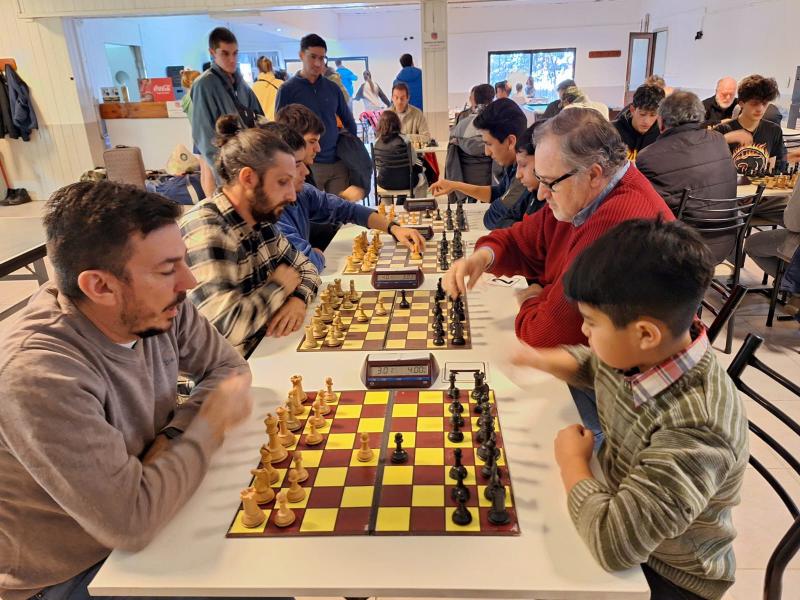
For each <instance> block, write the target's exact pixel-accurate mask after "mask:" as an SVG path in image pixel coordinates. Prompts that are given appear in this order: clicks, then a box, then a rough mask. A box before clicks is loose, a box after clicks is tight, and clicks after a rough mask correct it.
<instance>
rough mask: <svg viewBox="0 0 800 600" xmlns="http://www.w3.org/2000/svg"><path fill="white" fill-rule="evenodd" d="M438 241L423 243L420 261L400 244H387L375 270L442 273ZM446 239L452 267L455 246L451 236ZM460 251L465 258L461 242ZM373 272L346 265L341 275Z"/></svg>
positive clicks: (432, 240) (463, 246)
mask: <svg viewBox="0 0 800 600" xmlns="http://www.w3.org/2000/svg"><path fill="white" fill-rule="evenodd" d="M439 239H441V238H437V237H434V238H433V239H430V240H428V241H426V242H425V250H424V251H423V252H422V253H421V254H422V259H420V260H412V259H411V251H410V250H409V249H408V248H406V247H405V246H403V245H402V244H397V243H395V242H387V243H385V244H384V245H383V248H381V250H380V254H379V255H378V261H377V263H375V268H377V269H407V268H409V267H420V268H421V269H422V272H423V273H444V270H442V269H440V268H439V259H438V253H439ZM448 239H449V247H448V261H449V262H450V264H451V265H452V264H453V261H454V260H455V259H454V258H453V248H454V247H455V246H454V245H453V240H452V236H448ZM461 249H462V251H463V252H464V256H466V245H465V244H464V241H463V240H462V241H461ZM373 270H374V269H370V270H369V271H362V270H361V268H360V265H359V266H355V267H354V268H352V269H348V268H347V265H345V266H344V268H343V269H342V273H343V274H344V275H370V274H372V271H373Z"/></svg>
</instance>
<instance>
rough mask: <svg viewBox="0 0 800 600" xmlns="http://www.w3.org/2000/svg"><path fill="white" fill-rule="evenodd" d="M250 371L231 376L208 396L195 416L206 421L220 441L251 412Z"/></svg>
mask: <svg viewBox="0 0 800 600" xmlns="http://www.w3.org/2000/svg"><path fill="white" fill-rule="evenodd" d="M252 380H253V378H252V375H251V374H250V371H247V372H246V373H238V374H236V375H231V376H230V377H228V378H227V379H226V380H225V381H223V382H222V383H220V384H219V385H218V386H217V387H216V388H215V389H214V390H212V391H211V393H209V394H208V396H207V397H206V399H205V400H203V404H202V405H200V410H199V411H198V412H197V416H198V417H201V418H203V419H205V420H206V421H208V424H209V425H210V426H211V430H212V432H213V433H214V436H215V437H217V438H218V439H220V440H222V438H224V437H225V433H226V432H227V431H229V430H230V429H233V428H234V427H236V426H237V425H239V424H240V423H241V422H243V421H244V420H245V419H246V418H247V417H248V416H249V415H250V411H252V410H253V397H252V396H251V395H250V384H251V382H252Z"/></svg>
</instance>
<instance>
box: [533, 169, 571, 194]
mask: <svg viewBox="0 0 800 600" xmlns="http://www.w3.org/2000/svg"><path fill="white" fill-rule="evenodd" d="M579 170H580V169H573V170H572V171H570V172H569V173H564V174H563V175H562V176H561V177H556V178H555V179H553V181H545V180H544V179H542V178H541V177H539V174H538V173H537V172H536V171H534V172H533V176H534V177H536V181H538V182H539V185H541V186H542V187H544V188H545V189H547V190H550V191H551V192H555V191H556V185H558V184H559V183H561V182H562V181H564V180H565V179H569V178H570V177H572V176H573V175H575V174H576V173H577V172H578V171H579Z"/></svg>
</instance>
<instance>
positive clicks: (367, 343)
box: [297, 290, 472, 352]
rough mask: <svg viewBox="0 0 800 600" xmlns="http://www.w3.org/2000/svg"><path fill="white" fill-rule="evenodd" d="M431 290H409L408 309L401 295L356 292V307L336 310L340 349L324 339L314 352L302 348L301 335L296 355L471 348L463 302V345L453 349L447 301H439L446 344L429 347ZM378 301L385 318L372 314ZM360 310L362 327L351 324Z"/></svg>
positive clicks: (465, 304)
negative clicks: (340, 327)
mask: <svg viewBox="0 0 800 600" xmlns="http://www.w3.org/2000/svg"><path fill="white" fill-rule="evenodd" d="M435 294H436V291H435V290H413V291H407V292H406V299H407V300H408V302H409V304H410V305H411V306H410V308H400V306H399V305H400V301H401V294H400V292H399V291H393V290H383V291H366V292H360V298H359V304H358V305H357V306H356V307H354V308H352V309H349V310H345V309H341V308H340V309H339V316H340V317H341V319H342V324H343V325H344V326H345V328H346V331H345V337H344V341H343V342H342V344H341V346H333V347H331V346H326V345H325V344H324V339H320V340H317V346H316V348H303V341H304V339H305V335H303V336H302V337H301V339H300V344H299V346H298V348H297V351H298V352H332V351H336V350H366V351H371V352H374V351H379V350H437V349H438V350H457V349H461V348H471V347H472V339H471V336H470V327H469V312H468V309H467V301H466V299H464V300H463V302H464V316H465V317H466V320H464V321H463V322H462V325H463V327H464V345H463V346H455V345H453V335H452V333H450V315H449V311H450V307H451V306H452V301H451V300H450V299H449V298H448V299H445V300H443V301H442V303H441V304H442V316H443V317H444V321H443V325H444V329H445V338H446V343H445V344H444V345H443V346H436V345H435V344H434V343H433V339H434V337H435V335H434V333H433V321H434V317H433V307H434V304H435V302H434V296H435ZM378 298H380V299H381V300H382V301H383V305H384V307H385V308H386V312H387V314H386V315H385V316H379V315H376V314H375V305H376V304H377V303H378ZM358 306H360V307H361V308H362V309H363V310H364V313H365V314H366V315H367V317H368V318H369V321H367V322H365V323H359V322H358V321H356V320H355V318H354V317H355V314H356V311H357V309H358Z"/></svg>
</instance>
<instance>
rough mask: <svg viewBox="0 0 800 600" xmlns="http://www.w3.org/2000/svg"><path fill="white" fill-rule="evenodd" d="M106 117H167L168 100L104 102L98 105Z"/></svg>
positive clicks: (101, 114) (103, 116)
mask: <svg viewBox="0 0 800 600" xmlns="http://www.w3.org/2000/svg"><path fill="white" fill-rule="evenodd" d="M98 106H99V108H100V116H101V117H102V118H104V119H166V118H167V117H168V115H167V103H166V102H104V103H102V104H99V105H98Z"/></svg>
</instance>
